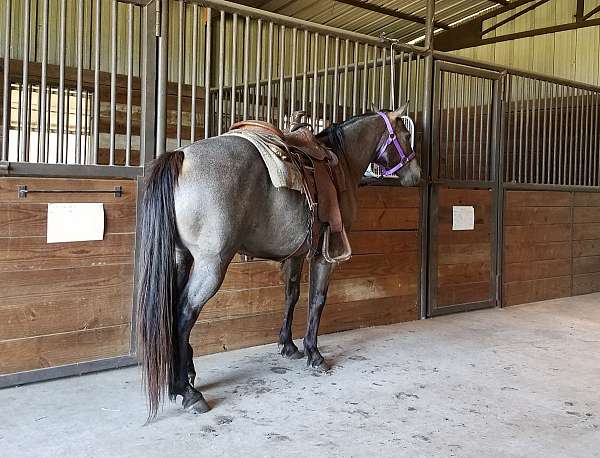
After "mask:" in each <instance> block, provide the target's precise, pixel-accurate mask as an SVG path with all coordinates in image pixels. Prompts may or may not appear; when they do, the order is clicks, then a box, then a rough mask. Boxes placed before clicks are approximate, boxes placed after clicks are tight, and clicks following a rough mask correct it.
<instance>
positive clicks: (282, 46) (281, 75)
mask: <svg viewBox="0 0 600 458" xmlns="http://www.w3.org/2000/svg"><path fill="white" fill-rule="evenodd" d="M284 50H285V26H284V25H282V26H280V27H279V108H278V111H279V113H277V119H278V120H279V123H278V124H279V128H280V129H283V118H284V116H283V111H284V110H283V106H284V104H283V102H284V100H283V98H284V85H285V82H284V71H285V68H284V67H285V59H284V57H285V52H284Z"/></svg>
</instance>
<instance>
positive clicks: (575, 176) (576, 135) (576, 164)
mask: <svg viewBox="0 0 600 458" xmlns="http://www.w3.org/2000/svg"><path fill="white" fill-rule="evenodd" d="M579 100H580V96H579V89H578V88H576V89H575V100H574V109H575V131H574V132H573V133H574V138H573V140H574V146H575V151H574V157H573V184H574V185H578V184H580V183H579V168H580V164H581V162H580V155H579V132H580V130H579V119H580V118H579Z"/></svg>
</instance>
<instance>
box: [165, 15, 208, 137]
mask: <svg viewBox="0 0 600 458" xmlns="http://www.w3.org/2000/svg"><path fill="white" fill-rule="evenodd" d="M211 37H212V9H211V8H207V9H206V39H205V40H204V44H205V47H204V138H208V137H209V136H210V112H211V107H210V68H211V63H210V62H211V46H212V44H211V43H212V39H211ZM165 65H166V64H165Z"/></svg>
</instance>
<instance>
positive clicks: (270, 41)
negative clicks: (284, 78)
mask: <svg viewBox="0 0 600 458" xmlns="http://www.w3.org/2000/svg"><path fill="white" fill-rule="evenodd" d="M221 14H223V13H221ZM268 46H269V53H268V57H267V122H271V120H272V118H271V106H272V104H273V99H272V97H273V22H272V21H271V22H269V39H268Z"/></svg>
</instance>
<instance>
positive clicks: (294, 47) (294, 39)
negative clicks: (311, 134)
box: [290, 27, 298, 116]
mask: <svg viewBox="0 0 600 458" xmlns="http://www.w3.org/2000/svg"><path fill="white" fill-rule="evenodd" d="M297 57H298V29H297V28H296V27H294V28H293V29H292V63H291V65H292V80H291V81H290V116H291V115H292V114H293V113H294V111H296V64H297Z"/></svg>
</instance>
